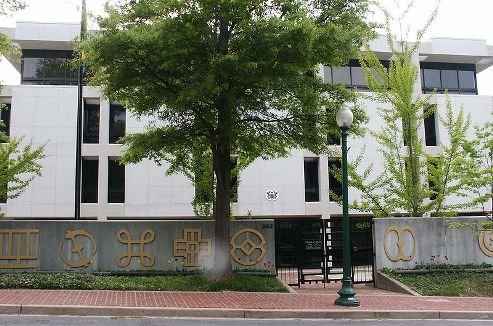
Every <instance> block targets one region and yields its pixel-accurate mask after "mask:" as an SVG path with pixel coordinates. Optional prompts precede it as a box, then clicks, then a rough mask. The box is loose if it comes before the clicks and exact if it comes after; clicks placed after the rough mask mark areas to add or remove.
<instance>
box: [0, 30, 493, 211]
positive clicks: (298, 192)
mask: <svg viewBox="0 0 493 326" xmlns="http://www.w3.org/2000/svg"><path fill="white" fill-rule="evenodd" d="M79 30H80V26H79V24H67V23H64V24H53V23H36V22H18V23H17V25H16V28H15V29H9V30H7V33H8V34H9V35H10V37H11V38H12V39H13V41H14V42H15V43H17V44H18V45H19V46H20V48H21V49H22V52H23V60H22V64H19V65H17V69H18V71H19V72H20V73H21V82H20V84H19V85H6V86H5V87H4V88H3V90H2V93H1V97H0V100H1V101H2V102H3V103H7V104H9V105H10V107H11V109H10V119H9V131H10V135H12V136H19V137H20V136H25V137H26V139H28V140H29V139H31V140H32V141H33V143H35V144H37V145H41V144H46V145H45V154H46V155H47V157H46V158H45V159H43V161H42V165H43V176H42V177H40V178H37V179H36V180H35V181H34V182H33V183H32V185H31V186H30V187H29V188H28V189H27V190H26V191H25V192H24V193H23V194H22V195H21V196H20V197H19V198H16V199H9V200H7V201H6V202H5V203H0V209H1V210H2V211H3V212H4V213H5V214H6V217H7V218H12V219H17V218H29V219H31V218H73V216H74V185H75V151H76V121H77V116H76V115H77V103H78V102H77V87H76V84H77V75H76V74H74V73H73V71H72V70H71V69H70V68H68V67H67V66H66V63H67V60H68V58H69V57H70V55H71V50H72V47H73V43H72V42H73V40H74V39H75V38H76V36H77V35H78V33H79ZM372 47H373V49H374V50H375V51H376V52H377V53H378V55H379V57H380V58H381V59H382V60H385V59H388V58H389V55H390V54H389V52H388V49H387V48H386V45H385V43H384V41H383V40H377V41H375V42H374V43H373V45H372ZM419 52H420V53H419V57H418V56H416V61H418V60H419V63H420V65H421V72H422V78H421V80H418V81H417V83H416V93H417V94H420V93H422V92H427V91H429V90H431V89H433V88H438V89H439V90H441V89H448V92H449V94H450V95H449V96H450V98H451V101H452V103H453V105H454V107H460V106H463V107H464V110H465V112H467V113H471V116H472V119H473V122H474V123H483V122H484V121H488V120H491V115H490V113H491V112H492V109H493V97H492V96H479V95H477V85H476V74H477V73H479V72H481V71H482V70H484V69H486V68H488V67H489V66H491V65H493V46H488V45H487V44H486V42H485V41H483V40H473V39H448V38H437V39H432V40H430V41H429V42H425V43H423V44H422V45H421V48H420V51H419ZM351 66H352V67H351ZM323 73H324V78H325V80H326V81H327V82H331V81H339V82H343V83H345V84H346V85H348V86H349V87H353V86H357V87H359V88H363V89H364V77H363V75H362V71H361V68H360V67H358V66H357V64H353V63H350V64H349V66H347V67H341V68H334V69H331V68H325V69H324V71H323ZM83 96H84V104H85V105H84V130H83V138H84V139H83V144H82V157H83V164H82V165H83V173H82V204H81V216H82V218H91V219H92V218H96V219H103V220H104V219H121V218H129V219H139V218H141V219H149V218H157V219H173V218H179V219H183V218H192V217H194V213H193V210H192V205H191V201H192V198H193V196H194V188H193V186H192V184H191V183H190V181H189V180H188V179H187V178H186V177H184V176H182V175H173V176H166V175H165V171H166V166H157V165H156V164H154V163H153V162H149V161H144V162H141V163H140V164H137V165H128V166H125V167H120V166H119V165H118V164H116V160H117V159H118V157H119V156H120V154H121V145H118V144H115V140H116V139H117V138H118V137H119V136H121V135H122V134H123V133H124V132H125V133H132V132H137V131H139V130H141V129H142V128H143V127H144V126H145V124H146V122H145V121H138V120H136V119H135V118H134V117H132V116H131V115H130V114H129V113H125V111H124V110H123V108H122V107H121V106H118V105H116V104H112V103H111V102H110V101H109V100H108V99H105V98H103V97H101V95H100V92H99V91H98V89H97V88H93V87H84V91H83ZM434 101H436V103H437V112H438V114H440V113H443V112H444V109H445V104H444V102H445V96H444V95H440V94H437V95H434ZM364 106H365V107H366V110H367V113H368V115H369V117H370V121H369V125H370V126H371V127H372V128H376V127H378V126H379V125H381V121H379V118H378V116H377V114H376V109H377V105H376V104H374V103H371V102H368V103H364ZM433 119H434V120H433ZM437 120H438V119H436V117H434V118H432V120H429V121H428V122H427V124H426V135H425V130H423V139H427V145H429V146H428V150H429V151H431V152H433V151H436V150H437V145H439V144H441V143H443V142H446V141H447V139H446V132H445V130H443V128H442V127H441V126H440V123H439V122H438V121H437ZM349 142H350V147H351V151H350V156H353V157H354V156H355V155H357V154H358V153H359V151H360V149H361V148H362V147H363V145H364V144H366V148H367V149H366V155H367V160H368V161H369V162H374V163H375V165H376V166H378V162H380V161H381V158H379V156H378V155H377V150H376V146H377V145H376V143H375V141H374V140H373V139H371V138H370V137H369V136H366V137H364V138H356V139H350V140H349ZM332 164H338V163H337V161H335V160H334V159H333V158H329V157H327V156H316V155H314V154H312V153H310V152H308V151H302V150H296V151H293V152H292V155H291V156H290V157H287V158H282V159H277V160H271V161H263V160H261V159H258V160H257V161H255V162H254V163H253V164H252V165H251V166H249V167H248V168H247V169H245V170H244V171H242V172H241V175H240V179H241V183H240V185H239V188H238V201H237V203H235V204H233V213H234V215H236V216H247V215H252V216H255V217H274V218H275V217H291V218H298V217H315V218H320V217H322V218H328V217H330V216H331V215H336V216H337V215H340V214H341V209H340V207H339V205H338V204H336V203H335V202H332V201H330V199H329V196H328V193H329V188H331V187H332V188H337V182H336V181H335V180H333V178H331V177H329V166H331V165H332ZM267 191H275V192H277V193H278V198H277V199H276V200H269V199H268V198H267V197H266V192H267ZM349 195H350V198H351V199H352V198H354V196H356V195H357V194H356V193H353V192H350V194H349Z"/></svg>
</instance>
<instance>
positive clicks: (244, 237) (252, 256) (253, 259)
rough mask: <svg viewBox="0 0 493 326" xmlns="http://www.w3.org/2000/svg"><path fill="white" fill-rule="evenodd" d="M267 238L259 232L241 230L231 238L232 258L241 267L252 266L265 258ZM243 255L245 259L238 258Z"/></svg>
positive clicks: (247, 229) (248, 229)
mask: <svg viewBox="0 0 493 326" xmlns="http://www.w3.org/2000/svg"><path fill="white" fill-rule="evenodd" d="M265 243H266V242H265V238H264V236H263V235H262V233H260V232H259V231H258V230H255V229H250V228H246V229H241V230H239V231H238V232H236V233H235V234H234V235H233V237H232V238H231V257H233V259H234V260H235V261H236V262H237V263H238V264H240V265H243V266H252V265H255V264H257V263H259V262H260V261H261V260H262V259H263V258H264V256H265V252H266V249H265ZM238 253H240V254H242V256H244V257H245V258H243V259H242V258H241V257H240V256H238Z"/></svg>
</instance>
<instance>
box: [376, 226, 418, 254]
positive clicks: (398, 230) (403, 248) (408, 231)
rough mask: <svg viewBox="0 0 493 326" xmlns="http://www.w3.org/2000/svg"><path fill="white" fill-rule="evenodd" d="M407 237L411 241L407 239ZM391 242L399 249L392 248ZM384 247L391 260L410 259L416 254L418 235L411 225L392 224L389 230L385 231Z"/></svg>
mask: <svg viewBox="0 0 493 326" xmlns="http://www.w3.org/2000/svg"><path fill="white" fill-rule="evenodd" d="M406 238H407V239H408V240H409V241H405V240H406ZM391 239H392V241H391V242H390V243H389V240H391ZM390 244H391V245H392V246H393V247H394V248H396V249H397V250H396V251H394V250H390V248H389V245H390ZM383 247H384V249H385V254H386V255H387V257H388V258H389V259H390V260H391V261H394V262H396V261H399V260H403V261H410V260H411V259H413V258H414V256H415V255H416V235H415V234H414V231H413V229H412V228H411V227H409V226H403V227H398V226H395V225H393V226H390V227H389V228H388V229H387V231H385V236H384V239H383ZM409 247H411V248H409Z"/></svg>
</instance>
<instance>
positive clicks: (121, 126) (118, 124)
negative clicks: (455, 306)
mask: <svg viewBox="0 0 493 326" xmlns="http://www.w3.org/2000/svg"><path fill="white" fill-rule="evenodd" d="M123 136H125V108H124V107H123V106H121V105H118V104H110V144H115V143H116V142H117V141H118V139H120V138H121V137H123Z"/></svg>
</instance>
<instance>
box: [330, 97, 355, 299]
mask: <svg viewBox="0 0 493 326" xmlns="http://www.w3.org/2000/svg"><path fill="white" fill-rule="evenodd" d="M336 121H337V125H338V126H339V128H341V132H342V237H343V238H342V239H343V247H342V273H343V276H342V287H341V289H340V290H339V292H337V293H338V294H339V298H338V299H337V300H336V302H335V304H336V305H338V306H346V307H356V306H359V300H358V298H357V297H356V292H355V291H354V289H353V285H352V282H351V238H350V231H351V230H350V223H349V209H348V206H349V205H348V170H347V132H348V130H349V128H351V125H352V124H353V113H352V112H351V110H350V109H349V107H348V106H347V105H343V106H342V107H341V108H340V109H339V111H337V114H336Z"/></svg>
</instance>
